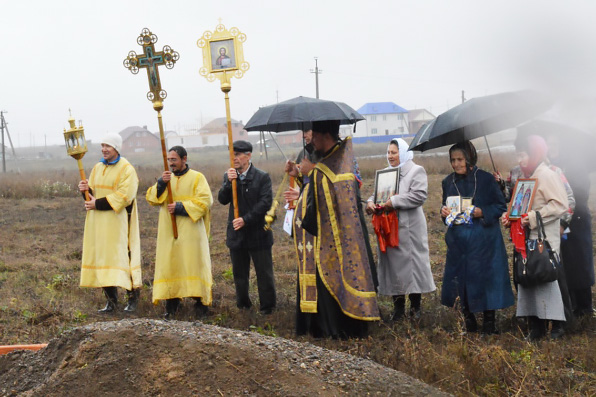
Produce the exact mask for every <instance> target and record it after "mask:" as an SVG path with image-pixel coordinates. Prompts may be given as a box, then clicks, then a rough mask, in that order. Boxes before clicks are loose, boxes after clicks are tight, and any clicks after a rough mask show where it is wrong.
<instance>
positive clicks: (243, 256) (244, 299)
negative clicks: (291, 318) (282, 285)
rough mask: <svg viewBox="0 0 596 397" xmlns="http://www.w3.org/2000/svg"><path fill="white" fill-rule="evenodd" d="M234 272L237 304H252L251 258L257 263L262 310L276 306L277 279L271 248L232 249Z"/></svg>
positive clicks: (240, 305) (245, 305)
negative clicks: (249, 288) (275, 277)
mask: <svg viewBox="0 0 596 397" xmlns="http://www.w3.org/2000/svg"><path fill="white" fill-rule="evenodd" d="M230 258H231V260H232V272H233V273H234V284H235V285H236V306H238V307H239V308H249V307H251V306H252V302H251V301H250V297H249V296H248V287H249V275H250V260H251V258H252V262H253V263H254V265H255V273H256V275H257V287H258V289H259V303H260V306H259V308H260V310H268V309H273V308H274V307H275V301H276V297H275V279H274V278H273V258H272V257H271V248H265V249H261V250H243V249H238V250H237V249H230Z"/></svg>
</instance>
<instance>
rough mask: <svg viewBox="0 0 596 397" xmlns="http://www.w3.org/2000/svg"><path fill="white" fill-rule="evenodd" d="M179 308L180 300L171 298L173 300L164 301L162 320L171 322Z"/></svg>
mask: <svg viewBox="0 0 596 397" xmlns="http://www.w3.org/2000/svg"><path fill="white" fill-rule="evenodd" d="M179 307H180V299H179V298H173V299H166V313H165V314H164V316H163V318H164V320H172V319H173V318H174V316H175V315H176V313H177V312H178V308H179Z"/></svg>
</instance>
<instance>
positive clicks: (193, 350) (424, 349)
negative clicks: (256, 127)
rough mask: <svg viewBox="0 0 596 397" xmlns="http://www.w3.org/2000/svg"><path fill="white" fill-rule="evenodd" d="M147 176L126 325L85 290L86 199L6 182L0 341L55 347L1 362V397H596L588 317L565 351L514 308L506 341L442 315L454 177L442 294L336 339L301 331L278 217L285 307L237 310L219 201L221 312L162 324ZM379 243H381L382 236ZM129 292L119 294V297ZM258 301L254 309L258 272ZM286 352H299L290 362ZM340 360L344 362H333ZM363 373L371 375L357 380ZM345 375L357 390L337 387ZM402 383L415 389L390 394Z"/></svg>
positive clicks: (595, 336)
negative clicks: (418, 308)
mask: <svg viewBox="0 0 596 397" xmlns="http://www.w3.org/2000/svg"><path fill="white" fill-rule="evenodd" d="M383 162H384V160H383V159H382V158H381V159H380V160H379V161H377V162H376V163H373V162H368V164H367V163H366V162H365V161H361V162H360V165H361V167H362V168H363V176H364V178H365V185H364V187H363V189H362V190H363V196H364V197H366V196H367V194H370V192H371V191H372V183H373V180H374V174H373V172H372V171H371V170H374V169H379V168H382V167H383ZM443 162H444V161H443V160H441V164H442V163H443ZM423 165H424V166H425V167H426V168H427V170H429V169H432V168H433V165H432V164H431V163H428V164H423ZM257 166H259V167H261V168H265V169H268V167H269V166H268V165H267V164H263V165H259V164H257ZM198 168H199V169H201V167H198ZM212 168H214V169H215V168H217V170H215V171H213V172H210V173H209V174H206V176H207V179H208V180H209V183H210V185H211V187H212V190H213V194H214V195H216V194H217V191H218V188H219V183H220V181H221V172H220V171H221V170H220V169H219V168H221V167H219V168H218V167H216V166H215V165H213V166H212ZM278 168H279V167H278V166H277V164H272V165H271V166H270V168H269V169H268V170H269V171H270V173H271V175H272V179H273V180H274V181H280V180H281V177H280V175H281V172H279V170H278V171H277V174H276V173H275V172H276V171H275V170H276V169H278ZM435 168H436V166H435ZM138 171H139V176H140V178H141V187H140V188H139V193H138V198H139V200H138V203H139V218H140V222H141V225H140V226H141V227H140V228H141V244H142V247H141V249H142V266H143V282H144V288H143V290H142V292H141V302H140V306H139V310H138V312H137V313H136V314H135V315H133V316H129V317H127V316H126V315H125V314H124V313H123V312H122V310H121V308H122V304H121V305H120V309H119V310H118V311H117V312H115V313H113V314H111V315H107V316H105V315H100V314H98V313H97V309H98V308H100V307H101V306H102V305H103V303H104V298H103V297H102V295H101V292H100V291H98V290H95V289H82V288H79V286H78V283H79V275H80V260H81V246H82V232H83V225H84V217H85V211H84V209H83V203H82V199H81V197H80V196H78V195H77V194H76V193H74V192H72V193H67V194H66V197H56V198H52V197H53V196H52V194H49V195H46V194H45V193H44V196H43V197H38V196H33V195H31V193H28V191H27V189H25V187H26V186H29V185H31V184H36V183H37V182H36V179H35V178H34V177H33V176H32V175H12V176H9V178H6V179H2V175H0V191H2V190H3V186H6V183H9V184H10V185H9V195H8V197H14V198H6V196H4V197H0V344H24V343H47V342H48V341H50V340H53V342H52V343H51V344H50V346H49V348H48V349H47V350H46V351H42V352H40V353H30V352H18V353H12V354H11V355H8V356H4V357H0V395H12V394H15V393H16V394H23V393H25V395H26V393H27V392H25V391H26V390H29V392H28V393H29V394H31V395H65V394H66V395H69V394H70V395H87V396H94V395H112V394H113V395H115V394H124V393H126V394H132V395H134V394H135V393H137V395H185V394H186V395H188V394H191V395H238V394H248V395H312V394H314V393H315V392H316V393H321V394H322V395H339V394H343V393H345V394H350V395H367V394H371V395H374V394H375V393H377V392H380V393H381V395H399V394H400V393H401V392H404V393H406V395H408V393H414V394H420V393H423V392H424V391H425V390H432V391H429V393H431V394H432V393H435V392H438V389H440V390H443V391H445V392H449V393H453V394H456V395H466V396H467V395H490V396H502V395H531V396H535V395H596V342H595V341H596V319H593V318H584V319H582V320H581V321H579V322H578V323H576V324H574V325H573V326H572V327H571V328H570V329H569V332H568V334H567V335H566V336H565V337H564V338H563V339H562V340H558V341H548V340H546V341H543V342H540V343H538V344H531V343H528V342H526V341H525V340H524V339H523V337H524V332H525V327H524V324H523V322H518V321H517V320H516V319H515V308H514V307H511V308H508V309H506V310H502V311H499V312H498V313H497V322H498V326H499V329H500V330H501V334H500V335H493V336H483V335H480V334H466V333H465V332H463V330H462V319H461V316H460V314H459V312H458V310H455V309H451V308H446V307H443V306H441V305H440V292H439V291H440V288H441V279H442V273H443V267H444V260H445V253H446V247H445V243H444V233H445V227H444V225H442V224H441V221H440V217H439V214H438V209H439V206H440V200H441V186H440V181H441V180H442V178H443V177H444V173H432V172H429V198H428V200H427V202H426V204H425V208H424V210H425V214H426V216H427V222H428V232H429V244H430V252H431V268H432V271H433V275H434V279H435V283H436V284H437V288H438V291H436V292H434V293H430V294H425V295H424V296H423V301H422V308H423V316H422V319H421V320H420V321H418V322H416V321H409V320H406V321H402V322H398V323H394V324H390V323H378V324H374V325H372V326H371V327H370V336H369V337H368V338H366V339H358V340H348V341H341V340H340V341H336V340H330V339H319V340H316V339H313V338H310V337H302V336H301V337H298V336H296V335H295V333H294V313H295V293H296V285H295V282H296V273H295V272H296V270H295V266H296V259H295V258H296V254H295V251H294V247H293V244H292V241H291V239H290V238H289V236H287V235H286V234H285V233H284V232H283V231H282V230H281V219H278V220H277V221H276V223H275V224H274V236H275V245H274V246H273V259H274V269H275V278H276V287H277V294H278V307H277V310H276V311H275V312H274V313H273V314H272V315H269V316H263V315H260V314H259V313H258V311H256V310H255V309H252V310H249V311H246V310H238V309H237V308H236V307H235V300H234V285H233V280H232V278H231V264H230V262H229V253H228V250H227V248H226V247H225V243H224V241H225V219H226V218H227V207H223V206H221V205H219V204H218V203H217V202H216V203H215V204H214V206H213V210H212V211H213V217H212V237H211V242H210V250H211V258H212V267H213V275H214V283H215V284H214V288H213V301H214V303H213V306H212V307H211V311H210V313H209V315H207V316H206V317H204V318H202V319H200V322H197V319H196V318H195V316H194V314H193V313H192V310H190V309H191V307H192V301H187V302H184V305H183V308H182V311H181V313H180V314H179V316H178V320H180V322H178V321H171V322H169V323H165V322H162V321H161V318H162V316H163V312H164V308H163V306H161V305H158V306H154V305H152V303H151V285H152V277H153V271H154V262H155V239H156V236H157V209H155V208H150V207H149V206H148V205H147V204H146V201H145V200H144V192H145V190H146V188H147V186H149V184H151V183H153V182H154V181H155V178H156V177H157V176H158V175H159V174H160V173H161V172H160V171H158V170H156V169H149V168H144V169H143V168H142V167H138ZM51 175H53V176H51V177H50V178H54V179H50V178H48V179H50V180H59V181H66V182H67V183H68V184H70V185H72V186H75V185H76V170H75V169H74V166H73V169H72V172H68V173H65V172H64V171H62V172H61V174H60V173H57V174H51ZM594 182H595V181H593V183H592V186H593V191H592V195H591V197H593V198H594V197H596V191H594V187H595V186H596V183H594ZM3 184H4V185H3ZM19 184H22V185H23V186H24V187H23V188H21V186H20V185H19ZM274 188H276V186H274ZM21 189H22V191H21ZM5 190H6V189H5ZM22 197H25V198H22ZM33 197H35V198H33ZM595 201H596V200H593V201H592V202H591V206H592V210H594V209H595V207H596V205H595ZM280 214H281V212H280ZM280 216H281V215H280ZM593 222H594V220H593ZM370 230H371V229H369V231H370ZM593 231H594V232H596V224H594V223H593ZM371 241H372V242H373V244H374V243H375V239H374V238H371ZM506 241H507V238H506ZM508 249H510V247H509V248H508ZM509 252H510V251H509ZM120 294H121V295H120V296H121V297H122V291H120ZM250 294H251V299H252V300H253V302H254V303H255V304H257V303H258V293H257V289H256V280H255V278H254V272H253V274H252V276H251V290H250ZM595 303H596V302H595ZM379 305H380V308H381V312H382V315H383V316H387V315H388V314H389V312H390V310H391V301H390V298H388V297H379ZM122 319H126V320H122ZM120 320H122V321H120ZM212 326H219V327H225V328H226V329H224V328H215V327H212ZM81 327H83V328H81ZM217 335H221V337H219V336H217ZM238 335H240V336H238ZM224 336H225V337H224ZM269 337H273V339H272V338H269ZM54 338H57V339H54ZM290 339H291V340H293V341H290ZM215 342H217V343H215ZM261 343H263V344H261ZM313 345H316V346H318V347H319V348H323V349H328V350H321V349H317V348H315V347H314V346H313ZM284 351H288V352H289V353H287V354H285V355H284ZM311 351H312V352H314V353H311ZM332 351H336V352H337V351H339V352H342V353H348V354H349V355H350V356H346V355H343V354H342V355H340V356H341V358H340V356H335V355H334V354H337V353H335V352H332ZM303 353H304V354H303ZM310 356H316V358H315V357H311V358H309V357H310ZM356 357H358V359H357V358H356ZM294 358H295V359H294ZM331 359H334V360H335V361H332V363H334V364H328V362H329V361H330V360H331ZM360 359H370V360H372V361H374V362H376V363H378V364H381V365H382V366H385V367H388V368H391V369H393V370H397V371H401V372H402V373H405V374H407V375H409V376H412V377H415V378H417V379H420V380H422V381H423V382H426V383H427V384H429V385H431V386H433V387H436V388H437V389H434V390H433V389H426V388H425V387H424V386H418V384H417V383H416V382H413V381H412V380H411V379H410V378H407V377H402V375H400V373H399V372H393V371H390V370H388V369H387V368H384V367H381V366H372V367H369V365H370V363H369V362H368V361H365V360H360ZM226 360H227V361H226ZM346 360H347V361H346ZM353 360H356V361H353ZM315 361H318V362H319V367H317V365H316V364H315ZM209 362H210V363H211V364H212V365H213V367H211V366H210V365H209V364H208V363H209ZM337 363H339V364H337ZM345 363H347V364H345ZM355 363H356V364H355ZM301 364H304V366H305V367H306V368H303V367H302V366H301ZM329 365H330V366H331V367H329ZM351 366H355V367H354V368H352V367H351ZM357 367H362V368H371V369H370V370H369V369H367V370H362V371H360V370H357ZM319 368H320V369H319ZM375 368H376V369H375ZM377 370H378V371H377ZM325 371H328V372H325ZM387 371H390V372H387ZM364 372H366V375H364ZM344 373H345V374H346V375H347V376H346V378H349V377H353V379H350V380H349V381H348V382H346V381H345V380H343V379H341V378H342V377H343V374H344ZM219 374H221V377H219ZM388 374H391V375H388ZM338 377H339V378H338ZM278 378H279V381H274V380H273V379H278ZM393 378H395V379H396V381H394V380H392V379H393ZM261 379H263V380H264V381H263V382H262V381H261ZM355 379H357V380H358V381H355ZM375 379H377V381H376V383H378V385H377V384H375ZM404 379H410V380H409V381H406V380H404ZM340 381H343V382H344V385H343V386H342V385H341V383H340ZM276 382H277V383H276ZM292 382H293V383H292ZM396 382H397V384H403V385H405V386H407V387H405V389H399V388H393V387H394V385H395V384H396ZM408 382H411V383H408ZM62 383H64V384H63V385H61V384H62ZM408 385H411V387H410V386H408ZM309 386H312V388H310V389H308V388H307V387H309ZM373 386H374V387H373ZM121 387H122V388H123V389H122V392H121V390H120V388H121ZM207 387H209V388H208V389H207ZM323 387H325V389H323ZM368 387H370V389H367V388H368ZM395 387H397V386H395ZM392 388H393V389H392Z"/></svg>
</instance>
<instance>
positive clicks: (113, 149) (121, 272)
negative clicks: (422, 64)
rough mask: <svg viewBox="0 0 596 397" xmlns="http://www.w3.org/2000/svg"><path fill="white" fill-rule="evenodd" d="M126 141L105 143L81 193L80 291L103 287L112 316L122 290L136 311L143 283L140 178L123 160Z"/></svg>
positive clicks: (114, 138)
mask: <svg viewBox="0 0 596 397" xmlns="http://www.w3.org/2000/svg"><path fill="white" fill-rule="evenodd" d="M121 147H122V137H121V136H120V135H118V134H107V135H106V136H105V137H104V139H103V140H102V141H101V153H102V159H101V161H100V162H99V163H97V164H96V165H95V166H94V167H93V170H92V171H91V174H90V175H89V179H88V180H84V181H80V182H79V190H80V191H81V192H82V193H84V192H85V191H86V190H88V191H89V197H90V198H91V199H90V200H89V201H85V209H86V210H87V218H86V220H85V236H84V238H83V259H82V266H81V284H80V285H81V287H92V288H103V291H104V294H105V295H106V298H107V304H106V306H105V307H104V308H103V309H101V310H99V311H100V312H102V313H107V312H112V311H114V309H115V308H116V304H117V302H118V289H117V287H121V288H124V289H126V290H127V294H128V304H127V306H126V307H125V308H124V310H125V311H126V312H133V311H135V310H136V308H137V303H138V298H139V289H138V288H140V287H141V286H142V279H141V241H140V237H139V219H138V214H137V202H136V197H137V188H138V185H139V179H138V178H137V173H136V171H135V169H134V168H133V166H132V165H131V164H130V163H129V162H128V160H126V159H125V158H124V157H121V156H120V148H121Z"/></svg>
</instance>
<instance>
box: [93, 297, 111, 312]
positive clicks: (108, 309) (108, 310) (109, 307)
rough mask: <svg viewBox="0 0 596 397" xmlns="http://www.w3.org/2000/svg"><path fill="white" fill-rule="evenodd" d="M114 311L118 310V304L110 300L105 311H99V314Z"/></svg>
mask: <svg viewBox="0 0 596 397" xmlns="http://www.w3.org/2000/svg"><path fill="white" fill-rule="evenodd" d="M114 310H116V304H115V303H114V302H112V301H111V300H109V299H108V301H107V302H106V305H105V307H104V308H103V309H99V310H98V311H97V312H98V313H111V312H113V311H114Z"/></svg>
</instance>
